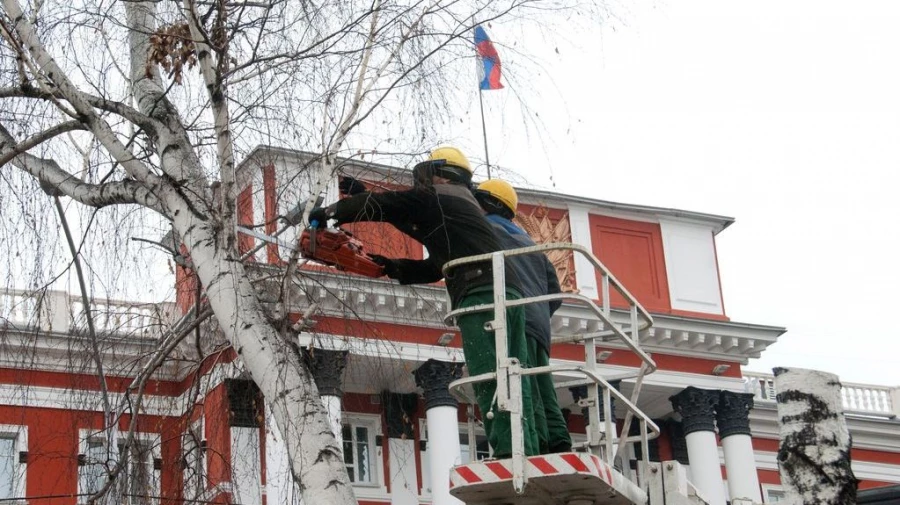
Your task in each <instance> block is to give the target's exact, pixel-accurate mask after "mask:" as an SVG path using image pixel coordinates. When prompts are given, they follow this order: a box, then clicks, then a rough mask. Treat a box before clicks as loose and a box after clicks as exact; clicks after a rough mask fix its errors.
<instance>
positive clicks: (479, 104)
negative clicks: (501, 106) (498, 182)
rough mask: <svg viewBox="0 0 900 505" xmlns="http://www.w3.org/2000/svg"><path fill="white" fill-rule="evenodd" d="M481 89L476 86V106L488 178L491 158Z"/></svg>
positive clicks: (489, 176)
mask: <svg viewBox="0 0 900 505" xmlns="http://www.w3.org/2000/svg"><path fill="white" fill-rule="evenodd" d="M482 94H483V90H482V89H481V86H480V85H479V86H478V108H479V109H480V110H481V133H482V135H483V137H484V163H485V165H487V175H488V179H490V178H491V158H490V157H489V156H488V141H487V126H485V123H484V99H483V98H482Z"/></svg>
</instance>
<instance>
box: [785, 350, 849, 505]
mask: <svg viewBox="0 0 900 505" xmlns="http://www.w3.org/2000/svg"><path fill="white" fill-rule="evenodd" d="M773 371H774V373H775V390H776V391H778V394H777V396H776V400H777V402H778V423H779V432H780V439H781V442H780V445H779V448H778V467H779V470H780V473H781V483H782V485H783V486H784V488H785V491H786V498H787V501H788V503H795V504H808V503H817V504H822V505H843V504H848V505H849V504H855V503H856V486H857V480H856V477H854V475H853V470H852V469H851V468H850V445H851V440H850V432H849V431H848V430H847V422H846V420H845V419H844V414H843V407H842V403H841V383H840V381H839V380H838V376H837V375H834V374H829V373H825V372H819V371H816V370H804V369H799V368H775V369H774V370H773Z"/></svg>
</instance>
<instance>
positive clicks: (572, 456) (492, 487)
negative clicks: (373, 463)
mask: <svg viewBox="0 0 900 505" xmlns="http://www.w3.org/2000/svg"><path fill="white" fill-rule="evenodd" d="M297 212H302V211H297ZM288 223H289V225H291V224H296V223H294V222H292V221H291V220H288ZM286 228H287V227H285V228H283V229H282V230H280V231H279V232H278V233H276V234H275V235H273V236H268V235H262V234H259V233H257V232H255V231H254V230H250V229H246V228H238V231H239V232H241V233H245V234H248V235H251V236H254V237H256V238H260V239H262V241H261V242H260V244H259V245H257V246H256V247H255V248H253V250H251V251H249V252H248V253H245V255H244V257H249V256H250V255H252V254H253V253H254V252H255V251H256V250H258V249H259V248H260V247H262V244H263V243H266V242H267V243H275V244H278V245H280V246H284V247H289V248H291V249H293V248H294V246H293V244H286V243H283V242H281V241H280V240H278V235H279V234H280V233H281V231H284V229H286ZM299 242H300V243H299V244H298V245H299V246H300V248H301V250H302V252H303V253H304V254H303V255H304V257H305V258H306V259H307V260H309V259H312V260H315V261H322V262H324V263H325V264H329V265H333V266H335V267H337V268H339V269H341V270H349V271H352V272H355V273H360V274H363V275H368V276H371V277H378V276H379V275H380V274H381V272H380V269H378V268H376V267H377V265H374V264H372V265H370V264H369V263H371V260H370V258H369V257H368V256H367V255H366V254H365V253H364V252H363V250H362V244H360V243H358V242H357V241H355V239H353V238H352V236H351V235H350V234H349V233H347V232H344V231H343V230H325V231H323V232H320V233H317V232H316V231H315V226H313V227H312V228H311V229H309V230H306V231H305V232H304V234H303V235H301V237H300V241H299ZM552 250H570V251H572V252H573V253H577V254H581V255H583V256H584V257H586V258H587V260H588V261H589V262H590V263H591V265H593V266H594V268H595V269H596V270H597V271H598V272H599V273H600V281H601V282H600V286H601V301H600V303H601V305H599V306H598V305H597V303H596V302H595V301H594V300H592V299H590V298H588V297H586V296H584V295H581V294H577V293H558V294H552V295H544V296H538V297H532V298H524V299H519V300H506V297H505V293H506V279H505V276H504V275H503V272H505V269H504V262H505V261H506V259H507V258H510V257H514V256H519V255H525V254H544V253H545V252H547V251H552ZM485 261H491V262H492V267H493V268H492V270H493V272H494V279H493V281H494V285H493V292H494V301H493V303H491V304H485V305H478V306H475V307H468V308H465V309H457V310H454V311H451V312H450V313H448V314H447V315H446V316H445V318H444V321H445V323H447V324H453V321H454V320H455V319H456V318H457V317H458V316H460V315H462V314H466V313H472V312H487V311H493V313H494V319H493V320H492V321H490V322H489V323H488V324H487V329H488V330H490V331H493V332H494V337H495V338H494V341H495V346H496V356H497V370H496V372H491V373H486V374H481V375H477V376H473V377H466V378H463V379H459V380H457V381H454V382H453V383H451V384H450V386H449V387H450V392H451V393H452V394H453V395H454V396H456V397H457V398H459V399H461V400H463V401H464V402H466V403H469V404H474V403H475V398H474V394H473V393H472V388H471V386H472V384H475V383H479V382H486V381H496V382H497V392H496V396H495V402H494V405H495V406H496V407H495V408H497V409H498V410H500V411H504V412H509V413H510V414H511V417H512V420H513V422H512V426H511V428H512V429H511V431H512V447H513V454H512V457H511V458H507V459H487V460H482V461H475V460H474V458H475V454H476V452H477V451H471V452H470V457H471V458H473V460H471V461H469V462H468V463H466V464H462V465H459V466H456V467H454V468H452V469H451V471H450V476H449V477H450V494H451V495H453V496H455V497H456V498H458V499H460V500H461V501H463V502H464V503H466V505H505V504H509V505H512V504H516V505H618V504H648V503H649V504H650V505H704V504H706V503H707V502H706V500H705V499H704V498H703V497H702V496H701V495H700V493H698V492H697V491H696V489H694V487H693V486H692V485H691V484H690V482H688V481H687V479H686V476H685V471H684V468H683V467H682V466H681V465H680V464H679V463H678V462H677V461H666V462H663V463H661V464H660V463H653V464H651V463H650V461H649V451H646V450H644V451H641V452H642V461H640V462H639V464H638V471H637V472H636V477H637V478H636V480H631V479H629V478H627V477H626V476H625V475H623V474H622V472H620V471H619V470H618V468H620V467H618V466H617V464H621V461H622V456H623V451H624V449H625V447H626V445H627V444H629V443H636V442H639V443H641V444H642V447H647V443H648V441H649V440H652V439H653V438H656V437H657V436H659V427H658V426H657V425H656V424H655V423H654V422H653V421H652V420H651V419H650V418H649V417H648V416H647V415H646V414H644V413H643V412H642V411H641V410H640V409H639V408H638V407H637V399H638V396H639V395H640V391H641V387H642V384H643V379H644V376H645V375H647V374H649V373H652V372H654V371H655V370H656V368H657V367H656V363H655V362H654V361H653V359H652V358H651V357H650V355H649V354H648V353H646V352H645V351H644V350H642V349H641V346H640V332H642V331H644V330H646V329H648V328H650V327H651V326H652V325H653V318H652V316H651V315H650V313H649V312H647V311H646V309H644V307H642V306H641V305H640V303H639V302H638V301H637V300H636V299H635V297H634V296H633V295H632V294H631V293H630V292H628V290H627V289H626V288H625V286H623V285H622V283H621V282H619V280H618V279H616V278H615V276H614V275H613V274H612V273H611V272H610V271H609V270H608V269H607V268H606V267H605V266H604V265H603V264H602V263H601V262H600V260H599V259H597V258H596V257H595V256H594V255H593V254H592V253H591V252H590V251H589V250H588V249H587V248H585V247H584V246H580V245H576V244H570V243H553V244H543V245H536V246H532V247H525V248H520V249H513V250H506V251H498V252H495V253H491V254H484V255H478V256H470V257H467V258H460V259H457V260H454V261H450V262H448V263H447V264H446V265H444V272H445V273H446V272H447V271H448V270H450V269H452V268H454V267H456V266H459V265H462V264H467V263H476V262H485ZM370 267H371V268H370ZM370 270H371V271H370ZM611 290H615V292H617V293H618V294H619V295H620V296H621V297H622V299H624V300H625V302H626V303H627V304H628V315H629V318H628V322H621V320H620V321H613V318H612V311H611V307H610V293H611ZM553 300H560V301H566V302H569V303H573V304H577V305H581V306H584V307H587V308H588V309H590V311H591V312H592V313H593V315H594V316H595V317H596V320H595V321H594V322H593V323H591V324H588V327H587V330H586V331H585V332H584V333H580V334H577V335H574V336H568V337H562V338H554V339H552V342H551V344H561V343H581V344H583V345H584V353H585V362H584V364H579V365H549V366H544V367H535V368H523V367H522V365H521V363H519V362H518V360H517V359H515V358H510V357H508V354H509V353H508V348H507V339H506V308H507V307H513V306H520V305H526V304H530V303H547V302H550V301H553ZM617 319H618V318H617ZM598 342H616V343H618V344H621V345H624V347H625V348H626V349H628V350H630V351H631V352H632V353H634V354H635V355H636V356H637V357H638V358H639V359H640V361H641V366H640V367H639V368H638V370H637V372H628V373H618V374H609V375H607V374H606V373H604V370H602V369H601V368H600V366H599V363H598V362H597V354H596V345H597V343H598ZM547 373H549V374H565V376H566V377H575V378H570V379H568V380H566V381H563V382H560V383H556V388H557V389H562V388H568V387H576V386H583V385H587V386H593V387H588V388H587V391H588V393H587V398H585V399H583V400H581V401H580V402H579V403H580V405H581V406H582V407H586V408H587V409H588V412H589V415H590V419H596V420H599V419H600V413H601V410H600V409H601V408H602V409H603V411H602V412H603V422H602V423H600V422H594V423H590V424H589V425H588V431H587V441H586V442H585V443H583V444H580V445H578V446H576V447H574V449H575V450H576V452H568V453H560V454H548V455H540V456H531V457H527V456H525V449H524V445H525V444H524V436H523V428H522V408H523V407H522V378H523V377H525V376H528V375H538V374H547ZM617 380H633V381H634V387H633V389H632V394H631V398H626V397H625V396H624V395H622V393H620V392H619V391H618V390H617V389H615V388H613V387H612V386H611V385H610V382H612V381H617ZM600 395H602V402H601V401H599V400H600V399H601V396H600ZM613 400H615V401H616V402H617V403H618V406H619V407H618V408H619V409H620V410H622V409H624V410H625V412H626V414H625V419H624V422H623V425H622V428H621V430H620V431H619V432H618V433H617V432H616V423H615V421H614V420H613V419H612V412H611V407H610V406H611V404H612V403H611V402H612V401H613ZM601 405H602V407H601ZM482 414H483V415H486V416H488V417H489V418H490V417H492V416H493V415H494V413H493V412H488V413H482ZM633 421H636V422H637V423H638V426H639V428H640V430H639V435H628V434H629V433H630V428H631V423H632V422H633ZM474 431H475V427H474V419H472V418H470V420H469V433H470V439H473V438H474Z"/></svg>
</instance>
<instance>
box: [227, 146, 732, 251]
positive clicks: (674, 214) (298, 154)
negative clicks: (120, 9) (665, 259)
mask: <svg viewBox="0 0 900 505" xmlns="http://www.w3.org/2000/svg"><path fill="white" fill-rule="evenodd" d="M274 157H281V158H284V159H286V160H296V161H298V162H301V163H308V162H310V161H312V160H315V159H317V158H318V157H319V155H318V154H316V153H310V152H304V151H297V150H292V149H286V148H281V147H271V146H264V145H259V146H256V147H255V148H254V149H253V150H252V151H251V152H250V153H249V154H248V155H247V157H246V158H244V160H243V161H241V162H240V163H239V164H238V169H237V170H238V173H239V177H238V178H239V180H249V177H250V176H249V175H243V176H242V175H240V174H242V173H243V172H244V171H245V170H246V169H245V168H244V167H245V166H248V164H249V163H250V162H251V161H257V162H262V163H265V162H267V161H268V160H269V159H271V158H274ZM336 164H337V165H339V166H341V167H342V168H343V170H344V172H346V173H349V174H351V175H356V176H359V175H365V173H366V172H369V173H371V172H375V173H378V174H380V175H382V176H385V177H389V178H393V179H395V181H394V182H395V183H399V184H411V183H412V177H411V171H410V170H409V169H406V168H401V167H394V166H390V165H386V164H382V163H374V162H367V161H363V160H356V159H351V158H343V157H338V158H337V161H336ZM516 192H517V193H518V194H519V199H520V201H521V202H523V203H534V204H544V205H548V206H550V207H554V208H562V209H565V208H566V207H567V206H568V205H583V206H586V207H588V208H593V209H597V210H602V211H608V212H612V213H615V214H624V215H626V216H627V215H638V216H653V217H654V218H656V219H659V218H664V219H666V218H667V219H675V220H687V221H691V222H696V223H703V224H706V225H708V226H709V227H710V228H711V229H712V230H713V232H714V233H719V232H721V231H722V230H724V229H725V228H727V227H728V226H730V225H731V224H732V223H734V222H735V220H734V218H732V217H727V216H720V215H716V214H708V213H704V212H694V211H689V210H682V209H674V208H670V207H654V206H650V205H637V204H629V203H621V202H612V201H609V200H599V199H596V198H588V197H583V196H574V195H567V194H563V193H557V192H553V191H546V190H538V189H528V188H516Z"/></svg>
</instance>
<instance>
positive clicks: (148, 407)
mask: <svg viewBox="0 0 900 505" xmlns="http://www.w3.org/2000/svg"><path fill="white" fill-rule="evenodd" d="M239 374H240V364H239V362H238V361H237V360H235V361H232V362H230V363H219V364H217V365H215V366H213V368H212V369H210V371H209V372H208V373H206V374H204V375H203V377H202V379H201V381H202V382H203V384H201V386H200V389H199V390H200V393H199V395H197V397H196V401H197V402H201V401H202V400H203V398H204V397H205V395H206V393H207V392H209V391H210V390H211V389H213V388H215V387H216V386H218V385H219V384H221V383H222V382H223V381H224V380H225V379H227V378H233V377H237V376H238V375H239ZM123 395H124V394H123V393H119V392H110V393H109V399H110V402H111V403H112V404H113V405H120V404H121V400H122V397H123ZM190 398H193V389H192V388H187V389H186V390H185V391H183V392H182V393H181V394H179V395H178V396H164V395H152V394H146V393H145V394H144V398H143V403H142V404H141V410H142V412H143V413H144V414H147V415H157V416H180V415H182V414H183V413H184V412H183V408H182V407H183V406H184V405H187V402H188V399H190ZM0 405H15V406H18V407H33V408H48V409H65V410H76V411H87V412H100V411H102V410H103V407H102V401H101V397H100V391H98V390H93V389H74V388H56V387H47V386H28V385H21V384H0Z"/></svg>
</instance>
